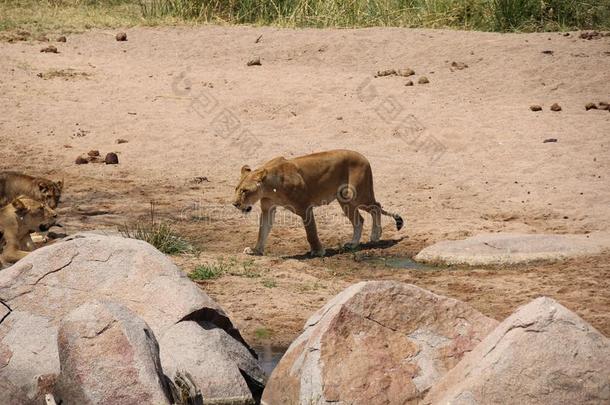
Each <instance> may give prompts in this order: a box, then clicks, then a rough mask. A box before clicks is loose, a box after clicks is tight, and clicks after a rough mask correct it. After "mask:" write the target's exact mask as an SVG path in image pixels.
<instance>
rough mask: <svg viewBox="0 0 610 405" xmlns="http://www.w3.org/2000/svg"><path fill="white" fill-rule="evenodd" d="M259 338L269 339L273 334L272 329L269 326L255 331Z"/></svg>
mask: <svg viewBox="0 0 610 405" xmlns="http://www.w3.org/2000/svg"><path fill="white" fill-rule="evenodd" d="M254 335H255V336H256V338H257V339H261V340H262V339H268V338H269V337H270V336H271V331H270V330H269V329H267V328H258V329H256V330H255V331H254Z"/></svg>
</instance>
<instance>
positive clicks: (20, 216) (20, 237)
mask: <svg viewBox="0 0 610 405" xmlns="http://www.w3.org/2000/svg"><path fill="white" fill-rule="evenodd" d="M56 219H57V213H56V212H55V211H54V210H53V209H52V208H49V207H48V206H47V205H46V204H44V203H41V202H39V201H36V200H33V199H31V198H28V197H25V196H20V197H18V198H15V199H14V200H13V201H12V202H11V203H10V204H9V205H7V206H6V207H4V208H0V233H1V234H2V236H1V237H0V247H1V246H2V245H4V249H3V250H2V253H1V254H0V264H5V263H14V262H16V261H18V260H20V259H22V258H24V257H25V256H26V255H27V254H28V252H27V251H26V250H30V251H31V250H33V248H34V243H33V242H32V238H31V237H30V233H32V232H38V231H46V230H47V229H49V228H50V227H51V226H53V225H55V221H56Z"/></svg>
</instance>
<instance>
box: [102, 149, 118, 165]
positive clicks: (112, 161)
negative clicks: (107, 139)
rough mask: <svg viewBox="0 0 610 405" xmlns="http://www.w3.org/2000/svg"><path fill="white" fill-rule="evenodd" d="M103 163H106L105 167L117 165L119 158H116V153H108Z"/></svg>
mask: <svg viewBox="0 0 610 405" xmlns="http://www.w3.org/2000/svg"><path fill="white" fill-rule="evenodd" d="M104 163H106V164H107V165H118V164H119V157H118V156H117V154H116V153H114V152H110V153H108V154H107V155H106V158H105V159H104Z"/></svg>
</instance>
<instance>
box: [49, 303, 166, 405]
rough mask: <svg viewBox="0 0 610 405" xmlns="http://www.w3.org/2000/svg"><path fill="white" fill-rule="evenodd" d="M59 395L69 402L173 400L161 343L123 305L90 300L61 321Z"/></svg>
mask: <svg viewBox="0 0 610 405" xmlns="http://www.w3.org/2000/svg"><path fill="white" fill-rule="evenodd" d="M58 347H59V359H60V364H61V373H60V376H59V379H58V383H57V386H56V389H55V398H58V399H61V400H62V401H63V402H65V403H67V404H82V405H87V404H137V403H147V404H159V405H162V404H169V403H170V397H171V394H170V393H169V392H170V390H169V387H168V386H167V384H166V381H165V377H164V375H163V371H162V370H161V362H160V360H159V345H158V343H157V340H156V339H155V335H154V334H153V332H152V330H151V329H150V327H149V326H148V325H147V324H146V322H144V321H143V320H141V319H140V318H138V316H137V315H136V314H134V313H133V312H131V311H130V310H128V309H127V308H125V307H124V306H123V305H120V304H116V303H112V302H101V301H92V302H88V303H86V304H83V305H81V306H80V307H78V308H76V309H75V310H73V311H72V312H70V313H69V314H68V315H67V316H66V317H65V318H63V319H62V321H61V323H60V326H59V332H58Z"/></svg>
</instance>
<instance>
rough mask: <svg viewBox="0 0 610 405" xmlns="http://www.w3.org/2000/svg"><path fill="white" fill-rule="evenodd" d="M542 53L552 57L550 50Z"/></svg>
mask: <svg viewBox="0 0 610 405" xmlns="http://www.w3.org/2000/svg"><path fill="white" fill-rule="evenodd" d="M542 53H544V54H545V55H552V54H553V51H551V50H546V51H542Z"/></svg>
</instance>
